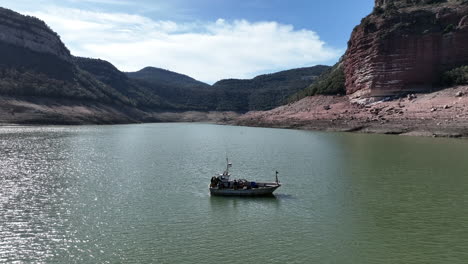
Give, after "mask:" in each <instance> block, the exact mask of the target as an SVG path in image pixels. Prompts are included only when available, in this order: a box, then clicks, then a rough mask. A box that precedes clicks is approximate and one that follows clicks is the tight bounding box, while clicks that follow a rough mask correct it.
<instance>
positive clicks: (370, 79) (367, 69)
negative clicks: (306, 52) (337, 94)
mask: <svg viewBox="0 0 468 264" xmlns="http://www.w3.org/2000/svg"><path fill="white" fill-rule="evenodd" d="M467 63H468V1H466V0H451V1H446V0H376V6H375V8H374V11H373V13H372V14H370V15H369V16H367V17H366V18H364V19H363V20H362V22H361V24H360V25H359V26H357V27H356V28H355V29H354V31H353V33H352V36H351V39H350V41H349V43H348V50H347V52H346V55H345V61H344V66H345V76H346V89H347V93H348V94H353V95H355V96H387V95H394V94H399V93H405V92H418V91H425V90H430V88H431V86H432V85H433V84H434V83H436V82H437V81H438V78H439V76H440V73H441V72H442V71H445V70H448V69H451V68H454V67H458V66H460V65H463V64H467Z"/></svg>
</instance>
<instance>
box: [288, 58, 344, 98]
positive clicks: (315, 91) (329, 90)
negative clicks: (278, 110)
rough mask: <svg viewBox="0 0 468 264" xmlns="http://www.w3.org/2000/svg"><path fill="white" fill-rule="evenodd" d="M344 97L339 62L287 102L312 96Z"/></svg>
mask: <svg viewBox="0 0 468 264" xmlns="http://www.w3.org/2000/svg"><path fill="white" fill-rule="evenodd" d="M319 94H321V95H338V94H339V95H344V94H346V87H345V75H344V71H343V63H341V62H339V63H337V64H335V65H334V66H333V67H332V68H330V69H329V70H327V71H326V72H324V73H323V74H322V75H320V77H318V79H317V80H316V81H315V82H314V83H313V84H311V85H310V86H308V87H307V88H305V89H304V90H302V91H299V92H298V93H296V94H294V95H292V96H291V97H289V99H288V102H290V103H291V102H296V101H299V100H301V99H302V98H304V97H307V96H312V95H319Z"/></svg>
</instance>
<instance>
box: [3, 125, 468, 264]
mask: <svg viewBox="0 0 468 264" xmlns="http://www.w3.org/2000/svg"><path fill="white" fill-rule="evenodd" d="M0 154H1V159H0V263H1V262H13V263H14V262H17V263H243V264H244V263H359V264H363V263H467V261H468V162H467V157H468V141H466V140H451V139H433V138H417V137H401V136H384V135H365V134H346V133H345V134H342V133H321V132H309V131H296V130H281V129H265V128H247V127H231V126H216V125H206V124H143V125H123V126H83V127H4V128H0ZM226 154H227V155H229V158H230V160H231V161H232V162H233V168H232V170H231V173H232V175H233V176H234V177H239V178H247V179H252V180H257V181H272V180H274V176H275V171H276V170H278V171H279V172H280V175H279V176H280V181H281V182H282V183H283V186H282V187H281V188H279V189H278V190H277V191H276V197H274V198H225V197H210V195H209V191H208V184H209V181H210V178H211V177H212V176H213V175H214V174H216V173H219V172H222V170H223V168H224V166H225V157H226Z"/></svg>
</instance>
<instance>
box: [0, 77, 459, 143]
mask: <svg viewBox="0 0 468 264" xmlns="http://www.w3.org/2000/svg"><path fill="white" fill-rule="evenodd" d="M150 122H208V123H218V124H231V125H242V126H255V127H277V128H292V129H307V130H320V131H342V132H362V133H380V134H398V135H414V136H436V137H468V86H460V87H455V88H450V89H445V90H441V91H437V92H434V93H428V94H418V95H415V98H408V97H404V98H399V99H394V100H391V101H380V102H374V103H370V102H363V101H362V100H361V101H359V100H356V99H352V98H349V97H347V96H313V97H308V98H304V99H303V100H301V101H299V102H296V103H294V104H290V105H285V106H281V107H278V108H275V109H273V110H270V111H253V112H249V113H246V114H244V115H241V114H239V113H235V112H216V111H212V112H200V111H189V112H150V111H143V110H137V109H134V108H127V107H121V108H116V107H111V106H107V105H104V104H96V103H86V102H77V101H67V100H60V101H59V102H58V101H57V100H53V99H44V98H16V97H15V98H13V97H0V124H19V125H85V124H128V123H150Z"/></svg>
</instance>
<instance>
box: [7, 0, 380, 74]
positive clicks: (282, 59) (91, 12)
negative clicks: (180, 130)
mask: <svg viewBox="0 0 468 264" xmlns="http://www.w3.org/2000/svg"><path fill="white" fill-rule="evenodd" d="M373 4H374V1H373V0H354V1H349V0H308V1H306V0H289V1H288V0H250V1H248V0H191V1H190V0H171V1H161V0H156V1H149V0H137V1H131V0H61V1H57V0H36V1H26V0H3V1H2V6H3V7H6V8H11V9H13V10H15V11H17V12H20V13H25V14H29V15H34V16H37V17H39V18H41V19H43V20H44V21H45V22H46V23H48V24H49V25H50V26H51V28H52V29H53V30H55V31H56V32H58V33H59V35H60V36H61V37H62V40H63V41H64V42H65V44H66V45H67V46H68V47H69V48H70V50H71V52H72V53H73V54H74V55H77V56H86V57H97V58H101V59H105V60H108V61H110V62H111V63H113V64H114V65H116V66H117V67H118V68H119V69H121V70H124V71H135V70H138V69H140V68H142V67H144V66H155V67H161V68H165V69H169V70H173V71H176V72H181V73H184V74H188V75H190V76H192V77H194V78H197V79H200V80H202V81H205V82H208V83H213V82H215V81H217V80H219V79H223V78H252V77H254V76H255V75H258V74H262V73H268V72H274V71H279V70H285V69H290V68H296V67H305V66H313V65H316V64H328V65H331V64H333V63H335V62H336V61H337V60H338V58H339V57H340V56H341V55H342V54H343V53H344V51H345V49H346V43H347V41H348V39H349V36H350V34H351V31H352V29H353V27H354V26H356V25H357V24H359V22H360V20H361V19H362V18H363V17H364V16H366V15H367V14H369V13H370V12H371V10H372V7H373Z"/></svg>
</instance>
